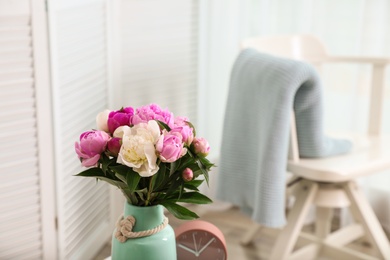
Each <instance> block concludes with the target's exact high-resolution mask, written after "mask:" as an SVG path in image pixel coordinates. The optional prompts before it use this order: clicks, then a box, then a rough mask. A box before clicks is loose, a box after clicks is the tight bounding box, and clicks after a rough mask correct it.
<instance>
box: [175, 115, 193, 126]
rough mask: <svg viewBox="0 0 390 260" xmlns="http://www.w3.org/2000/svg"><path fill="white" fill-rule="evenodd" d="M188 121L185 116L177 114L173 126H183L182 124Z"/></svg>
mask: <svg viewBox="0 0 390 260" xmlns="http://www.w3.org/2000/svg"><path fill="white" fill-rule="evenodd" d="M188 121H190V120H189V119H188V118H187V117H185V116H177V117H175V120H174V123H175V126H184V125H187V122H188Z"/></svg>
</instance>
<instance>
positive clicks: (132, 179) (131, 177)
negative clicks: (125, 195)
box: [126, 168, 141, 192]
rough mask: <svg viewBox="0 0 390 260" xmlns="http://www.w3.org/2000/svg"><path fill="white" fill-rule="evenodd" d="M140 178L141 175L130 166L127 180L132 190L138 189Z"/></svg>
mask: <svg viewBox="0 0 390 260" xmlns="http://www.w3.org/2000/svg"><path fill="white" fill-rule="evenodd" d="M140 180H141V176H140V175H139V174H138V173H137V172H135V171H133V170H131V169H130V168H129V170H128V171H127V174H126V182H127V187H128V188H129V190H130V192H134V191H135V190H136V189H137V186H138V183H139V181H140Z"/></svg>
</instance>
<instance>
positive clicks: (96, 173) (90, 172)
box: [75, 167, 106, 177]
mask: <svg viewBox="0 0 390 260" xmlns="http://www.w3.org/2000/svg"><path fill="white" fill-rule="evenodd" d="M75 176H83V177H106V175H105V174H104V172H103V170H102V169H101V168H96V167H95V168H89V169H86V170H85V171H82V172H80V173H78V174H76V175H75Z"/></svg>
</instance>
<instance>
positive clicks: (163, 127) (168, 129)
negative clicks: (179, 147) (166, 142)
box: [156, 120, 171, 132]
mask: <svg viewBox="0 0 390 260" xmlns="http://www.w3.org/2000/svg"><path fill="white" fill-rule="evenodd" d="M156 122H157V123H158V125H159V126H160V128H162V129H166V130H167V131H168V132H169V131H171V128H170V127H169V126H168V125H167V124H165V123H164V122H162V121H159V120H156Z"/></svg>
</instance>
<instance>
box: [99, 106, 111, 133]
mask: <svg viewBox="0 0 390 260" xmlns="http://www.w3.org/2000/svg"><path fill="white" fill-rule="evenodd" d="M110 112H111V111H110V110H108V109H106V110H104V111H102V112H100V113H99V114H98V115H97V116H96V126H97V129H98V130H102V131H104V132H106V133H108V125H107V121H108V115H109V114H110Z"/></svg>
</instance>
